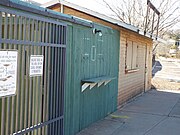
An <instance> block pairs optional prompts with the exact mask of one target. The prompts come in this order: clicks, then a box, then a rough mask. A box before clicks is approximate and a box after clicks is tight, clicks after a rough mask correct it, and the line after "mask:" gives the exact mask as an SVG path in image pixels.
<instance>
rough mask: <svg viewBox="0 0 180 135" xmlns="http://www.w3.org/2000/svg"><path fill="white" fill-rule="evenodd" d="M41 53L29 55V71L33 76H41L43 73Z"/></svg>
mask: <svg viewBox="0 0 180 135" xmlns="http://www.w3.org/2000/svg"><path fill="white" fill-rule="evenodd" d="M43 61H44V57H43V55H31V57H30V73H29V75H30V76H31V77H33V76H42V74H43Z"/></svg>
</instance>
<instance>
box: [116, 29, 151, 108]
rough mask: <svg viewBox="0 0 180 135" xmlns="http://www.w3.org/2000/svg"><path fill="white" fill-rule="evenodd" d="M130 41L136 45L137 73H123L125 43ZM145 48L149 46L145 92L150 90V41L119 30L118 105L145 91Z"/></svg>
mask: <svg viewBox="0 0 180 135" xmlns="http://www.w3.org/2000/svg"><path fill="white" fill-rule="evenodd" d="M127 40H130V41H133V42H136V43H137V44H138V54H137V55H138V57H137V64H138V69H139V70H138V71H135V72H132V73H126V72H125V59H126V41H127ZM146 46H149V50H148V51H147V55H149V56H148V57H149V61H147V74H148V80H147V82H148V86H147V90H148V89H150V88H151V70H152V68H151V65H152V62H151V55H152V41H151V40H149V39H148V38H145V37H142V36H139V35H138V34H134V33H133V32H130V31H127V30H121V35H120V59H119V60H120V61H119V86H118V105H122V104H124V103H126V102H127V101H128V100H129V99H131V98H132V97H134V96H136V95H137V94H140V93H142V92H144V90H145V62H146Z"/></svg>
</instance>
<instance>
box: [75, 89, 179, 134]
mask: <svg viewBox="0 0 180 135" xmlns="http://www.w3.org/2000/svg"><path fill="white" fill-rule="evenodd" d="M179 106H180V92H179V93H178V92H177V93H176V92H175V91H174V92H173V91H158V90H156V89H153V90H150V91H148V92H147V93H145V94H143V95H142V96H138V97H137V98H134V99H133V100H131V101H130V102H129V103H127V104H126V105H125V106H124V107H122V108H120V109H118V110H117V111H116V112H114V113H112V114H110V115H109V116H107V117H106V118H105V119H103V120H100V121H98V122H96V123H94V124H92V125H90V126H89V127H88V128H86V129H84V130H83V131H81V132H80V133H79V134H77V135H144V134H146V135H152V134H153V135H155V134H156V135H170V134H172V135H180V130H179V124H180V107H179Z"/></svg>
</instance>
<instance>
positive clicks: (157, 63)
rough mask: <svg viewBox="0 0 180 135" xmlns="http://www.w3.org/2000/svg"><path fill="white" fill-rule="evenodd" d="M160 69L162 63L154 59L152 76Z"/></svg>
mask: <svg viewBox="0 0 180 135" xmlns="http://www.w3.org/2000/svg"><path fill="white" fill-rule="evenodd" d="M161 70H162V65H161V63H160V62H159V61H156V60H155V62H153V69H152V77H154V76H155V74H156V73H157V72H158V71H161Z"/></svg>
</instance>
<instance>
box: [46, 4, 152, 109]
mask: <svg viewBox="0 0 180 135" xmlns="http://www.w3.org/2000/svg"><path fill="white" fill-rule="evenodd" d="M63 7H64V9H63V11H64V13H65V14H70V15H73V16H77V17H80V18H84V19H87V20H91V21H93V22H96V23H99V24H103V25H105V26H109V27H111V28H113V29H116V30H118V31H120V53H119V54H120V55H119V85H118V105H119V106H121V105H122V104H124V103H125V102H127V101H128V100H129V99H131V98H132V97H134V96H135V95H137V94H139V93H141V92H143V91H144V85H145V82H144V76H145V51H146V47H145V46H146V45H147V46H149V48H150V54H149V57H150V58H149V59H150V61H149V62H148V63H147V71H148V76H149V77H148V80H147V81H148V82H149V83H148V85H149V86H148V88H149V89H150V88H151V68H152V66H151V65H152V61H151V57H152V40H151V39H150V38H147V37H145V36H141V35H139V34H137V33H135V32H132V31H130V30H127V29H124V28H122V27H119V26H117V25H114V24H111V23H109V22H107V21H104V20H102V19H100V18H97V17H94V16H92V15H89V14H86V13H83V12H81V11H79V10H76V9H73V8H71V7H68V6H63ZM49 8H50V9H52V10H56V11H59V12H60V11H61V6H60V4H56V5H54V6H51V7H49ZM127 38H128V39H130V40H131V41H133V42H135V43H137V45H138V47H139V48H138V54H137V55H138V60H137V61H138V64H139V66H140V69H139V71H138V72H136V73H132V74H125V56H126V55H125V52H126V46H125V45H126V39H127ZM136 77H137V79H136Z"/></svg>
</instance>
